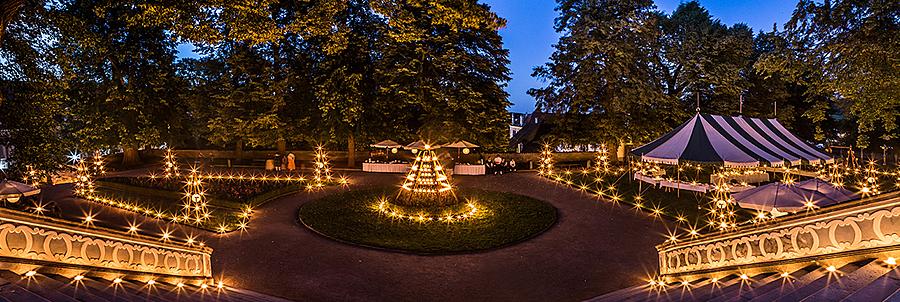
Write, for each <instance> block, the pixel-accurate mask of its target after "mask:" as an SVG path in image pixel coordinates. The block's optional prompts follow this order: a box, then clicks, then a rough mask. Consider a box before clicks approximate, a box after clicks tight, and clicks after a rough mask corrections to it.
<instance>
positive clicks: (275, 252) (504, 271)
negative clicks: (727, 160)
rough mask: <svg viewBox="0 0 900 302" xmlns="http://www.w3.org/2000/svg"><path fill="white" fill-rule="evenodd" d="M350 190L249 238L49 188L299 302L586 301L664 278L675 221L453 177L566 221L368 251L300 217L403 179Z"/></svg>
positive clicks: (273, 221)
mask: <svg viewBox="0 0 900 302" xmlns="http://www.w3.org/2000/svg"><path fill="white" fill-rule="evenodd" d="M349 176H350V177H351V181H352V184H351V186H350V188H329V189H326V190H324V191H321V192H300V193H296V194H293V195H290V196H286V197H284V198H281V199H277V200H274V201H271V202H269V203H267V204H265V205H263V206H261V207H260V208H258V209H257V210H256V213H255V214H254V217H253V220H252V221H251V222H250V228H249V230H247V232H244V233H241V232H233V233H229V234H225V235H218V234H211V233H205V232H202V231H199V230H196V229H193V228H190V227H184V226H175V225H171V224H168V223H160V222H158V221H155V220H154V219H147V218H143V217H142V216H135V215H133V214H130V213H129V212H127V211H124V210H120V209H115V208H109V207H105V206H101V205H97V204H93V203H90V202H87V201H84V200H80V199H77V198H73V197H71V193H70V192H71V185H62V186H56V187H54V188H51V189H49V191H48V193H49V194H48V197H47V198H49V199H52V200H56V201H57V202H58V203H59V206H60V208H62V209H63V212H65V213H68V214H67V215H70V214H72V213H76V214H75V215H74V216H78V214H80V213H81V212H87V211H91V212H93V213H95V214H97V217H96V219H97V220H98V221H99V222H100V223H102V224H104V225H114V226H119V228H122V229H126V228H127V226H128V224H127V223H128V222H129V221H139V222H141V228H142V229H143V230H145V231H146V232H148V233H150V234H152V235H155V236H159V234H160V233H161V232H160V231H159V230H161V229H166V228H169V229H170V230H172V231H173V232H174V234H173V235H174V236H176V237H179V238H185V237H184V236H186V234H201V233H202V234H203V236H202V237H203V240H205V242H206V243H207V244H209V245H210V246H211V247H213V248H214V252H213V270H214V272H215V276H216V278H220V277H222V278H223V279H224V281H225V282H226V283H227V284H230V285H233V286H236V287H240V288H247V289H251V290H255V291H260V292H263V293H268V294H273V295H276V296H281V297H285V298H289V299H294V300H300V301H422V300H426V301H580V300H584V299H588V298H591V297H594V296H598V295H601V294H603V293H606V292H610V291H612V290H615V289H619V288H625V287H629V286H633V285H637V284H640V283H642V282H646V281H645V280H646V279H647V277H648V276H649V275H651V274H653V273H655V272H656V270H657V261H658V260H657V259H658V258H657V254H656V251H655V249H654V246H655V245H656V244H659V243H662V241H663V240H664V238H665V233H666V223H664V222H661V221H659V220H656V221H654V219H653V218H652V217H650V216H648V215H646V214H642V213H637V212H635V211H634V210H632V209H630V208H628V207H626V206H621V205H613V204H611V203H609V202H605V201H601V200H598V199H597V198H596V197H593V196H590V195H587V194H583V193H580V192H578V191H576V190H573V189H569V188H565V187H562V186H559V185H556V184H554V183H552V182H550V181H547V180H544V179H541V178H539V177H538V176H537V175H536V174H534V173H525V172H523V173H512V174H505V175H502V176H459V177H455V178H454V180H455V181H456V183H457V185H459V186H460V187H473V188H481V189H487V190H495V191H505V192H513V193H517V194H522V195H527V196H531V197H534V198H537V199H541V200H545V201H548V202H550V203H551V204H553V205H554V206H555V207H556V208H557V209H558V211H559V221H558V222H557V224H556V225H554V226H553V227H552V228H550V229H549V230H548V231H547V232H545V233H543V234H541V235H539V236H537V237H535V238H533V239H531V240H528V241H525V242H522V243H519V244H515V245H512V246H508V247H504V248H500V249H496V250H489V251H484V252H477V253H471V254H459V255H444V256H421V255H411V254H406V253H398V252H390V251H383V250H375V249H369V248H361V247H356V246H352V245H347V244H344V243H340V242H336V241H333V240H330V239H327V238H324V237H322V236H319V235H317V234H316V233H314V232H312V231H310V230H308V229H306V228H304V227H303V226H302V225H300V224H299V223H298V222H297V210H298V209H299V207H300V206H301V205H302V204H304V203H305V202H308V201H310V200H314V199H316V198H319V197H321V196H324V195H326V194H332V193H334V192H336V191H339V190H348V189H354V188H358V187H365V186H375V185H396V184H398V183H399V182H400V179H401V176H400V175H385V174H370V173H360V172H356V173H350V174H349Z"/></svg>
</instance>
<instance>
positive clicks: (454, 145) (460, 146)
mask: <svg viewBox="0 0 900 302" xmlns="http://www.w3.org/2000/svg"><path fill="white" fill-rule="evenodd" d="M443 147H444V148H456V158H457V159H459V151H460V150H462V149H468V148H478V147H480V146H478V145H476V144H473V143H470V142H467V141H456V142H455V143H452V144H449V145H444V146H443Z"/></svg>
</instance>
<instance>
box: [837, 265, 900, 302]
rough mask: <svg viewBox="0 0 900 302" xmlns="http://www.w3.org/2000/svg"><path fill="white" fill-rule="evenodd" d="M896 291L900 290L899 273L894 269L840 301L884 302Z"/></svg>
mask: <svg viewBox="0 0 900 302" xmlns="http://www.w3.org/2000/svg"><path fill="white" fill-rule="evenodd" d="M898 290H900V271H898V270H896V269H894V270H891V271H889V272H887V273H886V274H884V275H882V276H881V277H879V278H878V279H876V280H875V281H872V282H870V283H869V284H868V285H866V286H865V287H863V288H861V289H859V290H857V291H856V292H855V293H852V294H850V295H849V296H847V297H845V298H844V299H843V300H842V301H847V302H865V301H885V300H887V299H888V298H889V297H890V296H891V295H893V294H894V293H895V292H897V291H898Z"/></svg>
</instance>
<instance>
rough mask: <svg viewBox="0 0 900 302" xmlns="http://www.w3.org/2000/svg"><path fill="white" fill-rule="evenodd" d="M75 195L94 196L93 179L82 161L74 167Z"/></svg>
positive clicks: (85, 163)
mask: <svg viewBox="0 0 900 302" xmlns="http://www.w3.org/2000/svg"><path fill="white" fill-rule="evenodd" d="M75 195H78V196H81V197H90V196H93V195H94V177H93V175H91V170H90V168H88V164H87V162H86V161H85V160H84V159H79V160H78V164H76V165H75Z"/></svg>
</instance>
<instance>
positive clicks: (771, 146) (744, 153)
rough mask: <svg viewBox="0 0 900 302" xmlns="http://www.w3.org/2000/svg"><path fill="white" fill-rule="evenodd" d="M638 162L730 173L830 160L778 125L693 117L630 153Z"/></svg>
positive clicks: (772, 121) (736, 118)
mask: <svg viewBox="0 0 900 302" xmlns="http://www.w3.org/2000/svg"><path fill="white" fill-rule="evenodd" d="M631 153H632V154H634V155H636V156H640V157H641V160H642V161H646V162H658V163H664V164H671V165H675V164H678V163H680V162H696V163H706V164H721V165H725V166H731V167H754V166H760V165H768V166H774V167H777V166H783V165H785V164H787V165H798V164H801V163H804V162H805V163H809V164H818V163H821V162H832V161H834V159H833V158H832V157H831V156H829V155H827V154H825V153H822V152H820V151H819V150H817V149H816V148H813V147H812V146H810V145H809V144H807V143H806V142H804V141H803V140H801V139H800V138H798V137H797V136H796V135H794V134H793V133H791V132H790V131H788V130H787V129H785V128H784V126H783V125H781V123H779V122H778V120H776V119H759V118H748V117H743V116H721V115H711V114H697V115H694V117H693V118H691V119H690V120H689V121H687V122H686V123H684V124H681V125H680V126H678V127H677V128H675V129H674V130H672V131H670V132H669V133H666V135H663V136H662V137H660V138H658V139H656V140H655V141H653V142H650V143H649V144H646V145H643V146H640V147H638V148H635V149H634V150H632V151H631Z"/></svg>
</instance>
